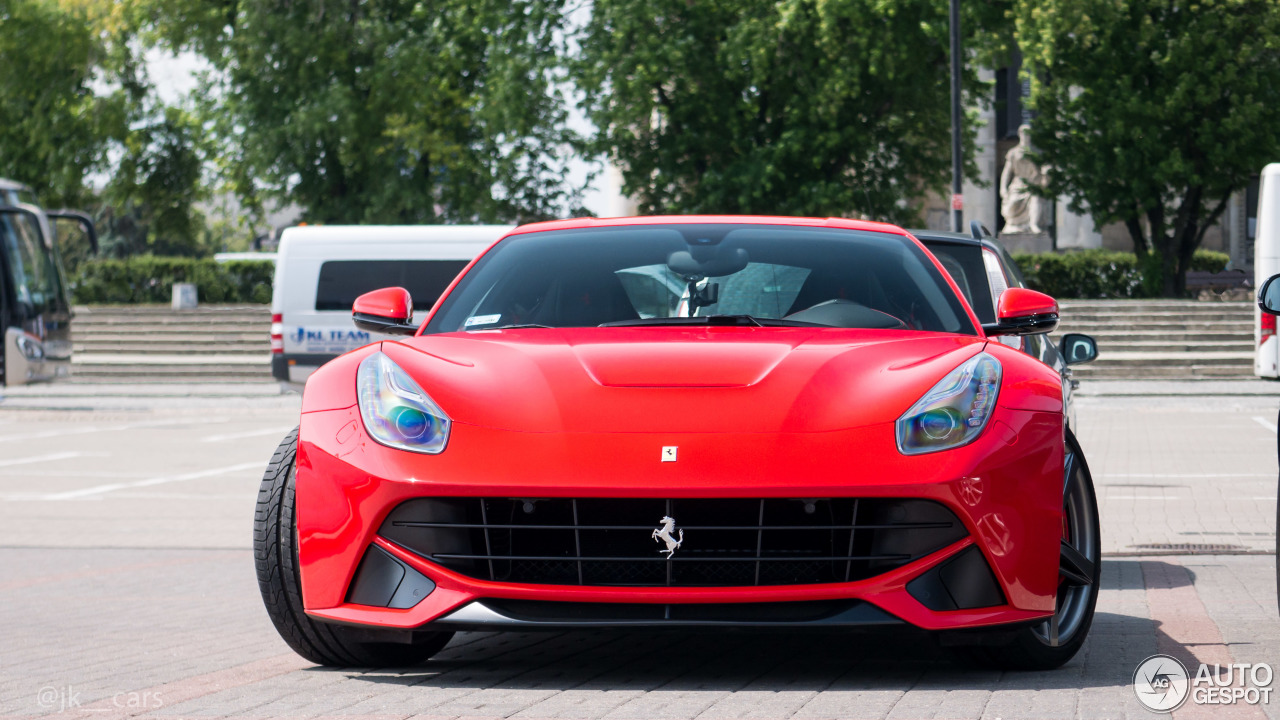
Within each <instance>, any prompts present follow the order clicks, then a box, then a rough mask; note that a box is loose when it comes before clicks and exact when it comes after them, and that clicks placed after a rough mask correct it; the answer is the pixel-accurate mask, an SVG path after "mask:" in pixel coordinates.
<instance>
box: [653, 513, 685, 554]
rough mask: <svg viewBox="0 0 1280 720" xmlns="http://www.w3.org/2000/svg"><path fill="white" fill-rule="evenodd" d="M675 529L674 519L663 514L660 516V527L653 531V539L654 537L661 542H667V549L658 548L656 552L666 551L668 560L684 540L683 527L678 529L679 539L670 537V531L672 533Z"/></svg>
mask: <svg viewBox="0 0 1280 720" xmlns="http://www.w3.org/2000/svg"><path fill="white" fill-rule="evenodd" d="M675 529H676V521H675V520H673V519H672V518H669V517H666V516H663V518H662V527H660V528H658V529H657V530H654V531H653V539H654V540H661V541H662V542H665V543H666V544H667V549H666V550H659V551H658V552H664V553H666V554H667V559H668V560H670V559H671V555H672V554H673V553H674V552H675V551H676V550H679V549H680V543H683V542H684V529H683V528H681V530H680V537H679V539H676V538H675V537H672V535H671V533H672V532H673V531H674V530H675Z"/></svg>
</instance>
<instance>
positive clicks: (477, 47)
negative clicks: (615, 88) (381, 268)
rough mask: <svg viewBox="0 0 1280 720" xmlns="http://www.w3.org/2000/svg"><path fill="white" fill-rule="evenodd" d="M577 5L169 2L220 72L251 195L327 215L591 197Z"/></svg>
mask: <svg viewBox="0 0 1280 720" xmlns="http://www.w3.org/2000/svg"><path fill="white" fill-rule="evenodd" d="M562 3H563V0H437V1H436V2H430V3H424V2H418V1H416V0H369V1H367V2H334V1H333V0H312V1H309V2H296V1H291V2H265V1H264V0H210V1H207V2H193V1H192V0H155V2H154V3H153V5H152V7H153V8H154V9H155V15H154V17H155V19H156V23H157V27H158V29H159V32H160V34H161V35H162V36H163V37H166V38H168V40H169V41H170V42H171V43H172V44H173V45H174V46H176V47H191V48H194V49H195V50H197V51H198V52H200V53H201V54H202V55H203V56H204V57H205V58H207V59H208V60H209V61H210V62H211V63H212V64H213V66H214V68H215V69H216V72H215V73H213V74H211V76H210V80H209V86H208V88H207V92H206V93H205V97H206V98H207V100H208V102H207V104H206V106H205V110H206V113H205V115H206V117H208V118H210V119H211V120H213V121H214V122H215V126H214V130H215V132H216V134H217V137H218V138H219V140H220V142H221V146H220V152H219V156H220V157H221V158H222V159H223V163H224V168H223V169H224V171H225V172H226V174H227V176H228V177H229V178H230V179H231V181H232V184H233V186H234V187H235V189H236V190H237V191H238V193H239V194H240V195H241V196H243V197H245V198H248V199H253V198H256V197H273V198H277V199H279V200H281V201H284V202H293V203H297V204H299V205H301V206H302V207H303V208H304V211H305V217H306V219H308V220H311V221H318V222H364V223H370V222H374V223H424V222H476V221H480V222H491V221H510V220H529V219H541V218H545V217H550V216H554V215H558V214H560V213H562V212H563V211H564V210H563V208H564V207H566V206H572V205H574V204H575V203H576V200H577V194H576V193H575V192H574V190H573V189H571V188H569V187H567V185H566V182H565V171H564V166H565V161H566V160H567V152H568V149H569V148H568V146H569V143H570V142H571V141H572V139H573V136H572V134H571V133H569V132H568V131H567V130H565V126H564V119H565V109H564V104H563V102H562V101H561V99H560V98H559V97H558V94H559V91H558V78H557V72H558V71H557V69H556V68H557V62H558V53H557V51H556V47H557V38H558V37H559V33H560V32H561V28H562V25H563V16H562Z"/></svg>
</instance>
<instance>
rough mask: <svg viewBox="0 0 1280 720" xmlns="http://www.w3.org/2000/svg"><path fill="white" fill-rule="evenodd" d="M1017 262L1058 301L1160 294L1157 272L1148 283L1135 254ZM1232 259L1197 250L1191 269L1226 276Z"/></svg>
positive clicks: (1093, 253) (1090, 253) (1046, 256)
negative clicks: (1223, 271)
mask: <svg viewBox="0 0 1280 720" xmlns="http://www.w3.org/2000/svg"><path fill="white" fill-rule="evenodd" d="M1013 259H1014V262H1016V263H1018V267H1019V268H1021V269H1022V274H1023V275H1024V276H1025V278H1026V281H1027V285H1028V286H1030V287H1031V288H1034V289H1036V290H1039V291H1040V292H1043V293H1047V294H1049V295H1052V296H1054V297H1056V298H1143V297H1152V296H1154V295H1156V294H1157V292H1156V289H1158V288H1159V286H1160V282H1159V277H1158V275H1156V272H1158V271H1156V270H1155V269H1153V272H1152V273H1151V276H1150V278H1149V282H1146V283H1144V282H1143V281H1144V279H1148V278H1144V273H1143V269H1142V268H1141V267H1140V266H1139V263H1138V257H1137V255H1134V254H1133V253H1128V252H1114V251H1111V250H1080V251H1076V252H1069V253H1062V254H1058V253H1038V254H1029V253H1018V254H1015V255H1014V256H1013ZM1230 259H1231V258H1230V257H1229V256H1228V255H1227V254H1226V253H1220V252H1214V251H1212V250H1197V251H1196V252H1195V255H1194V256H1192V258H1191V269H1192V270H1197V271H1205V272H1222V270H1224V269H1225V268H1226V267H1227V262H1228V261H1230Z"/></svg>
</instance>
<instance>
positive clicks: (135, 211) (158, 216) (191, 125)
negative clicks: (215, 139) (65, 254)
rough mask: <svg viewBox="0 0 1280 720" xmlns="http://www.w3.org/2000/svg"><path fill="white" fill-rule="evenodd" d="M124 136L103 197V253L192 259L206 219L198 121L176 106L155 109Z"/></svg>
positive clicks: (203, 141)
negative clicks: (149, 116) (147, 118)
mask: <svg viewBox="0 0 1280 720" xmlns="http://www.w3.org/2000/svg"><path fill="white" fill-rule="evenodd" d="M152 115H153V117H152V118H150V121H149V122H139V123H137V124H136V125H135V127H134V128H133V129H132V130H131V132H130V133H129V134H128V135H127V136H126V138H125V140H124V143H123V148H122V154H121V157H120V160H119V162H118V163H117V165H116V170H115V174H114V177H113V178H112V180H111V183H110V184H109V185H108V186H107V188H106V191H105V192H104V194H103V200H104V201H105V202H104V208H103V210H102V211H101V215H102V224H104V225H105V226H106V228H105V229H106V232H105V233H104V237H103V240H102V251H103V254H104V255H106V256H110V257H128V256H131V255H146V254H152V255H173V256H197V255H202V254H204V253H205V251H206V250H208V249H210V248H208V247H206V245H207V243H206V241H207V237H205V235H206V232H205V230H206V228H205V216H204V213H202V212H201V211H200V210H199V208H198V206H197V203H199V202H200V201H202V200H206V199H208V197H209V194H210V193H209V184H208V183H207V182H206V178H205V174H206V173H205V167H206V163H207V162H208V161H209V160H210V159H211V158H210V151H209V143H208V140H207V138H206V136H205V130H204V128H203V126H202V125H201V123H200V122H199V121H198V120H197V119H195V118H193V117H192V116H191V115H190V114H189V113H187V112H185V111H183V110H180V109H178V108H164V107H161V108H156V109H155V110H154V111H153V113H152Z"/></svg>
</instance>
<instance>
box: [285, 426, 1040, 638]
mask: <svg viewBox="0 0 1280 720" xmlns="http://www.w3.org/2000/svg"><path fill="white" fill-rule="evenodd" d="M299 437H300V442H299V449H298V471H297V495H296V497H297V500H296V503H297V518H298V532H299V540H300V543H299V560H300V568H301V570H300V572H301V580H302V589H303V599H304V604H305V606H306V609H307V612H308V614H310V615H311V616H313V617H316V618H319V619H324V620H329V621H334V622H341V623H349V624H357V625H367V626H376V627H382V628H399V629H411V628H419V627H422V626H424V625H426V624H428V623H434V622H436V621H439V625H434V626H433V627H440V628H445V627H455V626H456V627H477V626H485V625H487V626H491V627H499V628H500V627H533V626H547V627H564V626H590V627H599V626H609V627H625V626H633V625H636V622H630V621H628V617H630V618H631V619H632V620H635V613H637V612H638V613H640V615H642V616H643V617H640V618H639V621H638V622H639V626H646V627H647V626H664V625H681V624H685V625H687V624H697V625H720V624H727V625H733V626H742V625H755V624H766V625H772V626H778V625H785V626H790V625H798V624H800V625H803V624H811V625H812V624H819V625H821V624H823V623H826V624H827V625H833V624H834V625H841V624H844V625H876V624H883V623H885V622H891V621H896V620H901V621H905V622H906V623H909V624H911V625H914V626H917V627H920V628H924V629H927V630H946V629H957V628H965V627H980V626H987V625H996V624H1005V623H1023V622H1028V621H1033V620H1036V619H1041V618H1044V617H1047V616H1048V615H1049V614H1050V613H1051V612H1052V611H1053V607H1054V599H1055V595H1056V591H1057V580H1058V578H1057V557H1058V546H1059V539H1060V536H1061V533H1060V530H1059V528H1060V527H1061V513H1062V510H1061V492H1062V489H1061V485H1062V476H1061V473H1062V470H1061V468H1062V451H1063V444H1062V420H1061V415H1060V414H1056V413H1043V412H1030V411H1019V410H1010V409H1007V408H997V410H996V413H995V415H994V416H993V418H992V421H991V424H990V425H989V427H988V429H987V430H986V432H984V433H983V435H982V436H981V437H980V438H979V439H978V440H977V441H975V442H974V443H973V444H971V445H968V446H966V447H963V448H958V449H956V450H952V451H948V452H943V453H935V454H930V455H922V456H914V457H905V456H902V455H900V454H899V453H897V451H896V450H895V449H894V447H895V446H894V440H893V427H892V425H888V424H886V425H879V426H871V427H864V428H856V429H851V430H846V431H840V432H831V433H794V434H767V435H766V434H740V435H736V434H693V433H689V434H680V433H675V434H662V435H659V434H647V433H636V434H622V433H614V434H607V433H564V434H549V433H548V434H541V433H515V432H504V431H500V430H494V429H491V428H483V427H476V426H467V425H462V424H455V425H454V429H453V435H452V437H451V438H450V446H449V449H448V450H447V451H446V452H444V453H442V454H440V455H438V456H424V455H416V454H413V453H407V452H401V451H396V450H391V449H388V448H385V447H383V446H381V445H378V444H377V443H375V442H373V441H372V440H370V439H369V438H368V437H367V436H366V435H365V433H364V430H363V426H362V423H361V421H360V418H359V413H358V410H357V409H356V408H354V407H352V408H346V409H339V410H327V411H318V412H310V413H305V414H304V415H303V417H302V426H301V432H300V434H299ZM664 446H678V447H679V448H680V450H679V461H678V462H660V450H661V448H662V447H664ZM495 448H500V450H494V449H495ZM886 449H887V451H886ZM478 496H488V497H493V496H505V497H518V498H564V497H578V498H592V497H595V498H620V497H621V498H715V497H724V498H757V497H759V498H766V497H771V498H850V497H859V498H918V499H923V500H931V501H934V502H937V503H940V504H942V505H944V506H945V507H946V508H948V509H949V510H950V511H951V512H953V513H954V514H955V515H956V516H957V517H958V518H959V519H960V520H961V522H962V523H963V524H964V526H965V530H966V531H967V537H964V538H963V539H961V540H958V541H956V542H953V543H951V544H949V545H947V546H946V547H943V548H941V549H939V550H937V551H935V552H931V553H929V554H927V555H925V556H923V557H919V558H918V559H915V560H914V561H912V562H910V563H908V564H906V565H904V566H901V567H897V568H895V569H892V570H890V571H888V572H884V573H881V574H877V575H874V576H872V577H867V578H865V579H859V580H856V581H852V582H828V583H815V584H807V585H760V586H750V587H598V586H578V585H539V584H526V583H510V582H494V581H491V580H485V579H478V578H476V577H470V576H467V575H463V574H461V573H459V572H455V571H452V570H449V569H447V568H445V567H443V566H441V565H439V564H436V563H433V562H430V561H428V560H426V559H424V558H423V557H422V556H420V555H418V554H415V553H414V552H410V551H409V550H407V549H406V548H404V547H402V546H400V545H398V544H396V543H393V542H391V541H390V540H388V539H387V538H385V537H381V536H379V534H378V530H379V528H380V526H381V525H382V524H383V522H384V521H385V520H386V519H387V516H388V515H389V514H390V513H391V512H392V510H394V509H395V508H396V507H398V506H400V505H401V504H402V503H403V502H405V501H407V500H411V499H414V498H423V497H478ZM656 520H657V518H655V521H656ZM372 546H376V547H377V548H380V549H381V550H382V551H384V552H385V553H386V554H387V555H389V556H391V557H393V558H394V559H395V561H396V562H398V563H400V564H402V565H403V566H404V567H406V568H409V569H411V570H412V571H413V572H414V573H416V574H420V575H421V576H423V577H425V578H427V579H429V581H430V584H431V586H432V589H431V591H430V592H429V594H427V596H426V597H425V599H422V600H421V601H420V602H416V604H413V605H412V606H411V607H403V608H397V607H373V606H370V605H363V604H356V603H352V602H349V601H348V600H349V592H350V589H351V587H352V583H353V581H354V578H355V577H356V574H357V571H358V570H359V567H360V564H361V561H362V559H363V558H364V557H365V555H366V553H368V552H370V548H371V547H372ZM969 548H975V549H976V550H977V551H978V552H980V553H981V558H982V559H984V560H985V561H986V565H987V566H989V567H990V569H991V571H992V573H993V574H994V576H995V579H996V582H997V583H998V585H999V589H1000V592H1001V594H1002V595H1003V600H1004V602H1003V604H1000V605H996V606H992V607H982V608H978V609H962V610H952V609H936V608H938V607H939V606H938V605H936V604H935V603H930V604H931V605H934V607H935V609H930V607H926V604H925V603H924V602H922V601H921V600H920V599H918V597H917V596H919V595H920V593H919V592H918V589H919V586H920V583H918V582H917V583H916V584H915V586H914V588H915V589H916V590H917V592H916V593H915V594H914V595H913V593H912V591H911V588H909V587H908V585H909V584H911V583H912V582H913V581H916V580H918V579H920V578H922V577H923V576H926V575H927V574H928V573H929V572H930V571H932V570H934V569H937V568H940V567H942V566H944V564H946V563H949V562H953V561H954V560H955V559H956V558H957V557H958V556H960V555H961V554H962V553H965V551H966V550H968V549H969ZM972 552H973V551H970V554H972ZM935 574H936V573H935ZM512 603H516V605H512ZM520 603H525V604H524V605H520ZM530 603H533V604H541V605H538V607H541V608H542V609H541V610H540V611H539V612H538V613H535V614H534V616H529V615H528V614H527V612H526V614H524V615H522V614H521V612H516V611H513V610H512V607H519V608H524V609H525V611H527V610H528V608H529V607H533V605H529V604H530ZM557 603H560V605H557ZM772 603H790V604H792V605H793V607H795V608H799V607H800V606H801V605H803V604H812V603H836V605H823V606H821V607H823V608H826V609H825V610H822V611H821V612H819V611H817V610H815V613H816V614H813V615H811V616H804V617H800V616H796V615H795V614H794V613H791V614H788V613H765V614H764V615H761V616H760V619H759V622H756V621H755V620H752V618H751V617H748V616H744V615H743V614H742V613H738V614H737V616H736V619H735V616H734V614H733V613H725V616H726V619H725V620H724V621H717V620H716V619H715V609H714V606H717V605H719V606H728V605H730V604H733V605H737V606H738V607H739V609H742V608H746V607H748V606H752V605H755V604H772ZM602 605H603V606H605V607H604V608H603V610H604V611H601V607H600V606H602ZM609 605H612V606H614V607H616V608H617V609H618V612H617V613H613V614H611V613H609V612H607V611H608V610H609V609H610V607H609ZM690 605H703V606H705V607H703V608H702V610H703V611H704V612H701V613H693V614H690V612H684V611H685V610H688V607H687V606H690ZM635 606H641V607H639V608H635ZM643 606H650V607H658V606H661V607H663V608H666V609H665V610H664V611H663V613H664V616H663V617H657V616H656V610H651V611H648V614H647V615H646V614H645V612H642V611H644V610H645V608H644V607H643ZM675 606H680V607H677V612H676V613H675V616H676V617H674V618H673V617H671V613H670V607H675ZM759 607H762V608H763V607H764V606H763V605H759ZM812 607H814V608H817V607H819V606H812ZM556 608H562V609H563V610H564V612H563V613H561V614H560V615H559V616H557V613H556V612H555V609H556ZM586 608H591V609H592V612H591V613H585V614H584V609H586ZM744 612H745V611H744ZM628 613H631V615H630V616H628ZM771 617H772V618H775V619H774V620H770V618H771ZM787 618H790V619H787ZM840 618H843V620H840Z"/></svg>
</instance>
